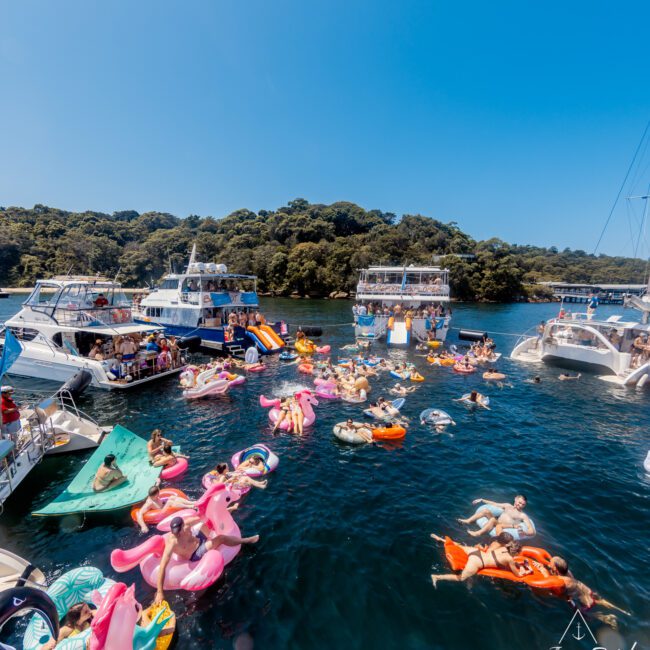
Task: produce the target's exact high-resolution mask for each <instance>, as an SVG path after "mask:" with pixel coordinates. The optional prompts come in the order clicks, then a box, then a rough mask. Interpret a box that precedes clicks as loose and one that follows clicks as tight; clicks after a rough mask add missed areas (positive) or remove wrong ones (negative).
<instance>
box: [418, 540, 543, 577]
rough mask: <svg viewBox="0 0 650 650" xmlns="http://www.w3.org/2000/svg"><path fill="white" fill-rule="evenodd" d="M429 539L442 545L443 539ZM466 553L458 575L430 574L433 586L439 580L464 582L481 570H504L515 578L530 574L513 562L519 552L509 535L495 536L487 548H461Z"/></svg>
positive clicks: (516, 544) (525, 568)
mask: <svg viewBox="0 0 650 650" xmlns="http://www.w3.org/2000/svg"><path fill="white" fill-rule="evenodd" d="M431 537H432V538H433V539H435V540H436V541H438V542H442V543H443V544H444V542H445V538H444V537H440V536H439V535H436V534H435V533H431ZM461 548H462V549H463V550H464V551H465V552H466V553H467V564H465V568H464V569H463V570H462V572H461V573H460V574H457V573H442V574H435V573H432V574H431V582H432V583H433V586H434V587H435V586H437V583H438V582H440V581H441V580H449V581H453V582H464V581H465V580H467V579H468V578H471V577H472V576H474V575H476V574H477V573H478V572H479V571H481V570H482V569H504V570H506V571H508V570H509V571H512V573H514V574H515V575H516V576H518V577H521V576H525V575H527V574H528V573H530V572H531V569H529V568H527V567H526V566H525V565H524V566H522V567H520V566H519V565H518V564H517V563H516V562H515V557H514V556H515V555H517V553H519V551H520V550H521V547H520V545H519V544H518V543H517V542H515V539H514V537H513V536H512V535H511V534H510V533H501V534H500V535H498V536H497V538H496V541H494V542H492V543H491V544H490V545H489V546H488V547H487V548H486V547H484V546H483V547H481V548H479V547H477V546H462V547H461Z"/></svg>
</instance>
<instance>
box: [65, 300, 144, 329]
mask: <svg viewBox="0 0 650 650" xmlns="http://www.w3.org/2000/svg"><path fill="white" fill-rule="evenodd" d="M54 317H55V318H56V320H57V322H58V323H59V324H60V325H65V326H68V327H101V326H105V325H115V324H118V323H130V322H132V320H133V318H132V312H131V308H130V307H103V308H102V307H97V308H94V309H84V308H82V307H75V306H71V305H68V306H66V307H63V308H61V307H59V308H57V309H56V310H55V312H54Z"/></svg>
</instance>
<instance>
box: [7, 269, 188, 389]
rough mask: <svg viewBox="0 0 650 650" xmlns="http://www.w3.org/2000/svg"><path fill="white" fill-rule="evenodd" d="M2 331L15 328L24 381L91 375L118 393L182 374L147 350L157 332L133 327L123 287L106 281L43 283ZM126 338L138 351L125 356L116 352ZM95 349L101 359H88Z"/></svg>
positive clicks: (80, 278)
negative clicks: (151, 335) (30, 378)
mask: <svg viewBox="0 0 650 650" xmlns="http://www.w3.org/2000/svg"><path fill="white" fill-rule="evenodd" d="M4 327H5V328H9V329H11V331H12V333H13V334H14V336H15V337H16V338H17V339H18V340H19V341H20V344H21V346H22V352H21V354H20V357H19V358H18V359H17V360H16V362H15V363H14V365H13V366H12V369H11V372H12V374H16V375H21V376H24V377H35V378H37V379H51V380H53V381H57V382H65V381H67V380H68V379H70V378H71V377H72V376H73V375H75V374H76V373H78V372H79V371H80V370H87V371H88V372H89V373H90V374H91V375H92V384H91V385H92V386H94V387H96V388H105V389H109V390H114V389H125V388H132V387H134V386H137V385H139V384H143V383H146V382H149V381H152V380H154V379H158V378H160V377H165V376H168V375H172V374H174V373H177V372H179V371H180V370H181V364H180V363H179V361H178V359H176V360H173V359H172V360H169V359H165V360H164V361H161V359H160V357H159V355H158V354H157V353H156V352H149V351H146V350H145V349H144V341H145V339H146V337H147V336H148V335H149V334H151V333H152V332H154V331H156V329H157V328H156V327H153V326H151V325H145V324H140V323H135V322H134V321H133V319H132V315H131V305H130V303H129V301H128V300H127V299H126V297H125V295H124V293H123V292H122V289H121V286H120V285H119V284H118V283H116V282H112V281H110V280H107V279H101V278H93V277H84V276H61V277H55V278H52V279H51V280H39V281H38V282H37V283H36V287H35V288H34V290H33V291H32V293H31V294H30V296H29V297H28V298H27V300H26V301H25V302H24V303H23V308H22V309H21V310H20V311H19V312H18V313H17V314H16V315H15V316H12V317H11V318H10V319H8V320H7V321H6V322H5V324H4ZM158 329H159V328H158ZM3 331H4V328H3ZM3 331H0V343H1V344H4V335H3ZM125 337H128V338H131V339H132V340H133V341H134V342H135V343H136V345H137V352H135V353H134V354H130V355H126V356H124V357H122V355H120V354H118V353H117V351H116V350H117V349H118V348H117V346H118V344H119V343H120V341H121V340H123V339H124V338H125ZM95 345H99V347H100V352H101V354H100V355H99V356H96V357H95V358H92V359H91V358H89V357H88V355H89V353H90V351H91V350H92V349H93V347H94V346H95Z"/></svg>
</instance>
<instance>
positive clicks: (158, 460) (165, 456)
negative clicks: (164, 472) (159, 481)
mask: <svg viewBox="0 0 650 650" xmlns="http://www.w3.org/2000/svg"><path fill="white" fill-rule="evenodd" d="M179 458H185V459H186V460H187V459H188V458H189V456H186V455H185V454H180V453H179V454H176V453H174V450H173V449H172V446H171V445H170V444H165V445H163V448H162V453H159V454H158V455H157V456H156V457H155V458H154V459H153V462H152V463H151V464H152V465H153V466H154V467H173V466H174V465H176V463H177V462H178V459H179Z"/></svg>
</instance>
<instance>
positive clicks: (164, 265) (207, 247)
mask: <svg viewBox="0 0 650 650" xmlns="http://www.w3.org/2000/svg"><path fill="white" fill-rule="evenodd" d="M0 223H1V226H2V227H1V228H0V278H1V279H2V283H3V284H5V285H12V286H31V285H33V284H34V281H35V280H36V279H37V278H44V277H48V276H51V275H56V274H64V273H77V274H95V273H101V274H104V275H107V276H109V277H113V276H115V275H116V274H117V273H118V271H119V279H120V280H121V281H122V282H123V284H124V285H125V286H144V285H145V284H146V283H149V284H151V283H152V282H156V281H158V280H159V279H160V278H161V276H162V275H164V274H165V273H166V272H168V271H169V269H170V268H174V269H176V270H181V269H182V268H184V266H185V264H186V263H187V259H188V256H189V251H190V249H191V247H192V244H193V243H195V242H196V245H197V250H198V255H199V259H201V260H203V261H217V262H220V263H224V264H227V265H228V268H229V270H230V271H232V272H236V273H252V274H255V275H257V276H258V277H259V288H260V290H261V291H272V292H275V293H278V294H290V293H293V292H298V293H300V294H301V295H304V294H311V295H326V294H327V293H329V292H331V291H336V290H344V291H348V290H350V289H353V288H354V286H355V284H356V280H357V275H358V273H357V269H359V268H363V267H366V266H368V265H369V264H389V263H392V264H401V263H404V264H430V263H431V259H432V255H441V256H446V257H443V258H442V261H441V263H442V264H443V265H445V266H447V267H448V268H449V269H450V276H451V285H452V292H453V295H454V296H455V297H457V298H460V299H465V300H493V301H509V300H513V299H517V298H519V297H521V296H523V295H525V294H526V292H529V293H530V291H531V289H530V286H531V285H532V284H534V283H537V282H541V281H544V280H556V281H564V282H611V283H615V282H635V283H640V282H644V273H645V266H646V265H645V262H643V261H642V260H638V259H630V258H624V257H609V256H606V255H598V256H595V255H588V254H587V253H585V252H584V251H580V250H577V251H572V250H569V249H565V250H563V251H561V252H560V251H558V250H557V249H556V248H540V247H536V246H518V245H512V244H508V243H506V242H504V241H501V240H500V239H489V240H487V241H474V240H473V239H472V238H471V237H470V236H469V235H467V234H465V233H464V232H462V231H461V230H460V228H459V227H458V225H457V224H456V223H454V222H451V223H442V222H440V221H437V220H435V219H431V218H429V217H425V216H422V215H419V214H416V215H409V214H407V215H404V216H402V218H401V219H398V218H397V217H396V215H394V214H392V213H390V212H381V211H380V210H364V209H363V208H361V207H359V206H358V205H355V204H354V203H348V202H345V201H340V202H337V203H332V204H331V205H322V204H311V203H309V202H308V201H306V200H305V199H295V200H294V201H290V202H289V204H288V205H286V206H283V207H281V208H278V209H277V210H260V211H259V212H257V213H255V212H251V211H250V210H246V209H242V210H237V211H235V212H233V213H232V214H229V215H228V216H227V217H225V218H223V219H214V218H213V217H198V216H196V215H191V216H189V217H187V218H185V219H180V218H178V217H175V216H174V215H171V214H167V213H164V212H146V213H144V214H138V213H137V212H135V211H133V210H128V211H122V212H114V213H113V214H110V215H109V214H103V213H101V212H90V211H89V212H67V211H65V210H58V209H56V208H50V207H47V206H44V205H36V206H34V207H33V208H32V209H26V208H17V207H9V208H0ZM454 254H464V255H473V256H474V257H470V258H466V257H457V256H455V255H454ZM538 291H542V290H541V289H538Z"/></svg>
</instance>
